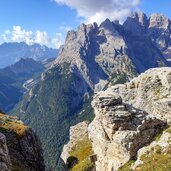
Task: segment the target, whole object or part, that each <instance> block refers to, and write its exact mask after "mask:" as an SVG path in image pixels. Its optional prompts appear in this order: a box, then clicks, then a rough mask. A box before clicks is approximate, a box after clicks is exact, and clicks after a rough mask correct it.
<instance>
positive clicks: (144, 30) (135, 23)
mask: <svg viewBox="0 0 171 171" xmlns="http://www.w3.org/2000/svg"><path fill="white" fill-rule="evenodd" d="M134 16H135V17H134ZM162 66H170V63H169V62H168V61H167V60H166V59H165V57H164V53H163V51H162V50H161V49H160V48H159V47H158V46H157V45H156V42H155V41H153V40H152V37H151V34H149V19H148V18H147V17H146V15H145V14H143V13H135V14H134V15H133V16H130V17H128V19H127V20H126V21H125V23H124V24H123V25H120V24H119V22H117V21H115V22H112V21H110V20H108V19H106V20H105V21H104V22H103V23H101V25H100V26H98V25H97V24H96V23H94V24H89V25H85V24H82V25H80V26H79V27H78V30H77V31H69V32H68V34H67V37H66V41H65V44H64V46H63V47H62V48H61V50H60V53H59V57H58V58H57V59H56V60H55V61H54V62H53V67H52V68H50V69H49V70H47V71H46V72H44V73H43V74H42V76H41V80H40V81H39V82H38V83H37V84H36V85H35V86H34V87H33V88H32V89H31V90H30V91H29V92H28V93H27V94H26V95H25V96H24V98H23V100H22V101H21V102H20V103H19V104H18V105H17V107H16V108H15V109H14V110H13V113H14V114H15V115H18V116H19V117H20V118H21V119H22V120H23V121H24V122H25V123H27V124H29V125H30V126H32V127H33V128H34V129H35V130H36V132H37V133H38V135H39V136H40V138H41V140H42V143H43V147H44V155H45V159H46V164H47V165H48V166H50V167H51V168H52V170H55V169H56V163H57V162H58V159H59V156H60V152H61V149H62V147H63V145H64V143H66V142H67V141H68V134H69V128H70V126H71V125H73V124H76V123H78V122H80V121H83V120H92V118H93V110H92V108H91V105H90V103H91V99H92V95H93V93H94V92H97V91H100V90H102V89H106V88H107V87H108V85H114V84H118V83H125V82H126V81H129V80H130V79H132V78H134V77H135V76H137V75H139V74H140V73H142V72H144V71H146V70H147V69H149V68H154V67H162Z"/></svg>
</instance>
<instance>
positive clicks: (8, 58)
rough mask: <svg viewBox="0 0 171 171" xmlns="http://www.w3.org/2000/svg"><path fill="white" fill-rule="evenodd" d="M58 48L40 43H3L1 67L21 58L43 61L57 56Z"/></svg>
mask: <svg viewBox="0 0 171 171" xmlns="http://www.w3.org/2000/svg"><path fill="white" fill-rule="evenodd" d="M57 54H58V50H57V49H52V48H48V47H46V46H41V45H39V44H33V45H27V44H26V43H24V42H21V43H3V44H1V45H0V60H1V62H0V68H4V67H6V66H9V65H11V64H14V63H15V62H17V61H18V60H19V59H21V58H33V59H34V60H38V61H42V60H44V59H48V58H56V57H57Z"/></svg>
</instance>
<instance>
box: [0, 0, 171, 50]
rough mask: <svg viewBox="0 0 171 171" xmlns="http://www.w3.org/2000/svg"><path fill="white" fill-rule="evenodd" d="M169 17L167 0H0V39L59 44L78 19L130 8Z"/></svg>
mask: <svg viewBox="0 0 171 171" xmlns="http://www.w3.org/2000/svg"><path fill="white" fill-rule="evenodd" d="M138 9H140V10H142V11H144V12H145V13H147V15H150V14H151V13H154V12H157V13H163V14H165V15H167V16H168V17H170V18H171V1H170V0H158V1H157V0H120V1H117V0H0V23H1V24H0V43H3V42H4V41H26V42H27V43H28V44H31V43H35V42H36V43H40V44H45V45H48V46H51V47H59V46H60V44H61V43H63V41H64V39H65V35H66V32H67V31H68V30H69V29H76V27H77V26H78V25H79V24H80V23H81V22H83V21H84V22H94V21H96V22H98V23H100V22H101V21H102V20H103V19H105V18H106V17H108V18H110V17H111V16H112V17H113V18H110V19H114V18H119V19H121V20H124V18H125V17H126V16H127V15H128V14H129V12H130V11H132V10H138Z"/></svg>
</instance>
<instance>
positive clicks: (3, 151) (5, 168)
mask: <svg viewBox="0 0 171 171" xmlns="http://www.w3.org/2000/svg"><path fill="white" fill-rule="evenodd" d="M10 165H11V163H10V157H9V154H8V148H7V144H6V137H5V135H3V134H1V133H0V170H1V171H10Z"/></svg>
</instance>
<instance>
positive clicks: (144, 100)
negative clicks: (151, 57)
mask: <svg viewBox="0 0 171 171" xmlns="http://www.w3.org/2000/svg"><path fill="white" fill-rule="evenodd" d="M170 83H171V68H169V67H168V68H167V67H166V68H155V69H150V70H148V71H146V72H145V73H143V74H141V75H140V76H139V77H137V78H134V79H133V80H132V81H131V82H130V83H126V84H124V85H116V86H113V87H111V88H109V91H112V92H116V93H119V95H120V96H121V97H122V99H123V101H124V102H126V103H129V104H131V105H133V106H134V107H136V108H138V109H142V110H145V111H146V112H147V113H149V114H151V115H154V116H156V117H158V118H160V119H163V120H166V121H167V122H168V123H170V122H171V112H170V111H171V108H170V104H171V84H170Z"/></svg>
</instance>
